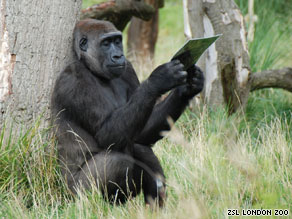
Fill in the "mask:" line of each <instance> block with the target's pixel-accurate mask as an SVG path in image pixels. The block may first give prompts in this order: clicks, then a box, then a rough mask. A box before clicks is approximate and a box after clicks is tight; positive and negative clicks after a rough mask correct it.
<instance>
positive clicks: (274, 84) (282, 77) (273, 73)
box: [250, 68, 292, 92]
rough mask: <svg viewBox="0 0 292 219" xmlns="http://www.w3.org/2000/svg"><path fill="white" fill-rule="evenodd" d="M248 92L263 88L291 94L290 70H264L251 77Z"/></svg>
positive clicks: (291, 75) (291, 69)
mask: <svg viewBox="0 0 292 219" xmlns="http://www.w3.org/2000/svg"><path fill="white" fill-rule="evenodd" d="M250 83H251V88H250V91H255V90H259V89H263V88H282V89H285V90H287V91H290V92H292V68H283V69H275V70H266V71H262V72H256V73H253V74H252V75H251V80H250Z"/></svg>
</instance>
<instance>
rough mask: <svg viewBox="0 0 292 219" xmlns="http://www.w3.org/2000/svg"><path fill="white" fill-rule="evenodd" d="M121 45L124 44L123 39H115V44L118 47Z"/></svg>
mask: <svg viewBox="0 0 292 219" xmlns="http://www.w3.org/2000/svg"><path fill="white" fill-rule="evenodd" d="M121 43H122V40H121V38H119V37H118V38H116V39H115V44H116V45H120V44H121Z"/></svg>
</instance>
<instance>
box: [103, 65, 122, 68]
mask: <svg viewBox="0 0 292 219" xmlns="http://www.w3.org/2000/svg"><path fill="white" fill-rule="evenodd" d="M107 67H108V68H124V67H125V65H108V66H107Z"/></svg>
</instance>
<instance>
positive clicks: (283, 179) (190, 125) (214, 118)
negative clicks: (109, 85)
mask: <svg viewBox="0 0 292 219" xmlns="http://www.w3.org/2000/svg"><path fill="white" fill-rule="evenodd" d="M237 2H238V4H239V5H240V7H241V9H242V10H243V11H244V12H246V2H247V1H246V0H241V1H239V0H238V1H237ZM255 2H256V4H257V5H256V14H257V15H258V16H259V22H258V23H257V26H256V28H257V29H256V33H255V40H254V41H253V42H252V43H251V44H250V45H249V47H250V56H251V67H252V69H253V71H259V70H262V69H266V68H276V67H281V66H283V65H290V66H291V60H292V59H291V55H290V53H289V52H290V51H289V50H290V48H291V46H287V45H291V36H292V34H291V29H292V28H291V27H290V26H291V25H290V23H291V22H290V23H289V22H288V21H289V20H290V21H291V19H292V15H291V12H290V11H291V10H289V7H288V6H287V7H286V6H285V7H283V3H284V2H285V0H269V1H267V0H257V1H255ZM286 2H288V1H286ZM86 4H87V6H89V5H90V4H91V3H89V1H84V5H86ZM269 16H270V17H269ZM285 40H286V41H285ZM183 42H184V34H183V19H182V6H181V4H179V1H169V0H166V5H165V8H164V9H162V10H161V19H160V35H159V39H158V44H157V48H156V58H155V60H156V62H155V65H158V64H161V63H163V62H165V61H168V60H169V58H170V57H171V56H172V55H173V53H174V52H175V51H176V50H177V49H178V48H179V47H180V46H181V44H183ZM271 53H272V54H271ZM291 108H292V95H291V94H290V93H288V92H284V91H282V90H279V89H278V90H276V89H266V90H263V91H258V92H254V93H252V94H251V96H250V98H249V101H248V105H247V111H246V114H245V115H244V116H243V115H240V114H238V115H233V116H230V117H229V116H227V113H226V111H225V110H224V109H220V108H217V109H209V108H207V107H206V106H205V107H202V108H200V109H193V110H192V111H191V110H187V112H186V113H184V114H183V116H182V117H181V118H180V120H179V121H178V123H177V124H176V126H175V127H173V130H172V132H170V133H169V135H168V137H167V138H165V139H164V140H162V141H160V142H159V143H158V144H156V145H155V147H154V149H155V153H156V154H157V156H158V157H159V159H160V161H161V163H162V166H163V168H164V170H165V174H166V177H167V188H168V190H167V194H168V199H167V202H166V206H165V208H164V209H162V210H159V211H151V210H149V209H148V208H147V207H145V205H144V203H143V196H142V195H140V196H139V197H137V198H136V199H134V200H131V201H129V202H128V203H127V204H126V205H123V206H111V205H109V204H108V203H106V202H104V201H103V199H102V198H101V195H100V194H99V192H98V191H93V192H90V193H87V194H82V193H81V194H78V195H77V196H72V195H71V194H70V192H69V191H68V189H67V188H66V186H65V184H64V182H63V180H62V177H61V176H60V172H59V168H58V165H57V158H56V151H55V141H54V138H53V137H52V135H51V131H50V129H44V128H41V127H40V124H39V122H35V123H34V124H32V125H31V127H30V128H29V129H23V130H22V131H21V132H20V134H15V133H18V132H17V131H16V130H15V128H14V127H13V126H12V125H11V124H7V126H6V127H7V128H5V129H2V130H1V132H0V218H167V219H168V218H199V217H201V218H226V209H227V208H235V209H246V208H271V209H276V208H282V209H289V210H290V215H291V214H292V171H291V170H292V141H291V137H292V136H291V135H292V132H291V122H292V121H291V117H292V110H291ZM11 126H12V127H11ZM9 127H10V128H9Z"/></svg>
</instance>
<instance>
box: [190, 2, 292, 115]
mask: <svg viewBox="0 0 292 219" xmlns="http://www.w3.org/2000/svg"><path fill="white" fill-rule="evenodd" d="M184 12H185V33H186V36H187V37H203V36H204V37H207V36H213V35H215V34H223V36H221V38H220V39H219V40H218V41H217V42H216V44H215V45H212V46H211V47H210V48H209V49H208V51H207V52H206V53H205V55H203V56H202V57H201V59H200V60H199V62H198V65H199V66H200V67H201V68H202V69H203V70H204V72H205V74H206V83H205V89H204V92H203V97H204V99H205V100H206V101H207V103H209V104H211V105H223V106H224V105H227V106H228V109H229V113H234V112H235V111H237V110H238V109H240V108H244V107H245V105H246V102H247V99H248V96H249V93H250V92H251V91H254V90H258V89H262V88H282V89H285V90H288V91H291V92H292V69H291V68H284V69H276V70H267V71H263V72H257V73H251V72H250V67H249V54H248V50H247V43H246V38H245V36H246V32H245V29H244V21H243V16H242V14H241V12H240V10H239V8H238V7H237V5H236V4H235V3H234V1H233V0H184ZM251 31H253V30H251Z"/></svg>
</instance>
